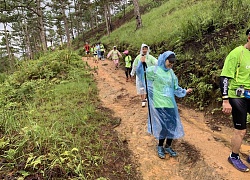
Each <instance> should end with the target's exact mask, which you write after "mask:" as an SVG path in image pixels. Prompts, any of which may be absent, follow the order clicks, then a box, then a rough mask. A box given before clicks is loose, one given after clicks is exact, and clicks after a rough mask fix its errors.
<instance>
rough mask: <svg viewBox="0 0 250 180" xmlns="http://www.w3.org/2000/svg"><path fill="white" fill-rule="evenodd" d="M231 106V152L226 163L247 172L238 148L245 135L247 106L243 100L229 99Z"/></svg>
mask: <svg viewBox="0 0 250 180" xmlns="http://www.w3.org/2000/svg"><path fill="white" fill-rule="evenodd" d="M229 102H230V104H231V106H232V116H233V124H234V128H235V129H234V133H233V136H232V139H231V146H232V152H231V154H230V156H229V157H228V161H229V162H230V163H231V164H233V166H234V167H235V168H236V169H238V170H240V171H249V168H248V167H247V166H246V165H245V164H243V162H242V161H241V159H240V156H239V153H240V147H241V144H242V140H243V138H244V136H245V134H246V120H247V110H248V107H247V106H248V104H247V100H246V99H244V98H234V99H229Z"/></svg>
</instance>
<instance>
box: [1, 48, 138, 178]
mask: <svg viewBox="0 0 250 180" xmlns="http://www.w3.org/2000/svg"><path fill="white" fill-rule="evenodd" d="M0 86H1V91H0V111H1V115H0V118H1V121H0V160H1V162H3V163H1V167H0V178H1V179H4V178H7V176H8V174H10V173H11V176H10V177H12V178H14V177H15V178H20V179H22V178H28V177H29V178H31V177H35V176H39V177H41V178H45V179H51V178H53V179H68V178H74V179H81V180H82V179H96V178H98V177H101V176H106V177H113V178H118V179H119V178H130V177H132V176H135V174H134V172H135V171H134V169H133V168H132V173H131V172H130V174H129V173H127V171H128V170H127V169H126V168H125V167H127V166H128V165H127V164H130V160H129V157H128V156H129V151H128V150H127V149H126V147H125V146H122V143H121V142H120V141H119V140H118V138H117V135H116V134H115V133H114V132H113V130H112V125H114V124H116V122H115V120H114V119H113V118H112V117H110V115H109V112H108V111H106V112H104V111H102V110H99V108H100V107H101V106H100V103H99V99H98V90H97V87H96V84H95V82H94V81H93V75H92V73H91V69H90V68H89V67H88V66H87V65H86V63H83V62H82V60H81V57H80V56H78V55H76V53H74V52H72V51H68V50H64V51H58V52H54V53H52V54H47V55H45V56H42V57H41V58H40V59H38V60H33V61H24V62H20V64H19V65H18V70H17V71H15V73H14V74H12V75H10V76H7V78H6V79H5V81H3V82H2V84H0ZM121 146H122V147H121ZM123 151H124V152H126V153H124V152H123ZM119 154H121V156H120V155H119ZM113 155H114V156H113ZM116 156H118V157H120V158H118V159H117V157H116ZM115 159H116V160H118V162H119V163H120V166H121V167H120V169H119V168H117V167H115V168H116V169H114V168H113V167H112V164H113V163H112V161H113V160H115ZM105 162H111V163H110V164H109V169H108V171H107V170H106V171H104V170H103V169H104V166H107V165H106V164H105ZM116 174H117V175H116ZM8 177H9V176H8Z"/></svg>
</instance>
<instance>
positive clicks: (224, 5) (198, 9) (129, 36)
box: [91, 0, 250, 112]
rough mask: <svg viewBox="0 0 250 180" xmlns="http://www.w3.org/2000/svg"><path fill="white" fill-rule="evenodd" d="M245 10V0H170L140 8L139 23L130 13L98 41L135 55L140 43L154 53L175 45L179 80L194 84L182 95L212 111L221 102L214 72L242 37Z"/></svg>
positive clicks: (246, 16)
mask: <svg viewBox="0 0 250 180" xmlns="http://www.w3.org/2000/svg"><path fill="white" fill-rule="evenodd" d="M249 10H250V5H249V3H248V1H247V0H239V1H234V0H227V1H225V0H209V1H204V0H169V1H165V3H163V4H161V5H159V6H158V7H157V6H155V7H154V8H152V9H150V11H149V12H146V13H145V14H143V15H142V25H143V26H142V27H141V28H140V29H138V30H136V20H135V18H133V19H132V20H130V21H129V22H128V23H126V24H124V25H122V26H121V27H119V28H118V29H116V30H114V31H113V32H111V34H110V35H106V36H103V37H102V38H101V39H100V41H101V42H103V43H104V44H106V46H107V48H110V47H112V46H113V45H116V46H118V49H119V50H121V51H122V50H124V49H129V50H130V51H131V53H132V55H133V56H134V57H135V55H136V53H138V50H139V48H140V46H141V44H142V43H146V44H148V45H149V46H150V48H151V53H152V54H153V55H155V57H158V55H159V54H160V53H161V52H162V51H165V50H172V51H174V52H175V53H176V54H177V57H178V62H177V64H176V65H175V67H174V70H175V72H176V74H177V75H178V77H179V81H180V84H181V85H182V86H183V87H192V88H194V93H193V95H192V96H190V97H189V98H186V100H185V101H186V102H187V103H188V104H192V105H195V107H196V108H198V109H200V110H203V109H207V110H208V109H210V110H211V111H212V112H215V111H216V110H219V109H217V108H218V107H220V105H221V98H220V92H219V87H218V77H219V75H220V72H221V68H222V66H223V62H224V59H225V57H226V55H227V54H228V53H229V52H230V51H231V50H232V49H233V48H235V47H236V46H239V45H242V44H244V43H245V42H246V36H245V31H246V29H248V28H249V27H250V22H249V13H248V12H249ZM91 40H92V41H95V40H96V41H99V39H94V38H92V39H91ZM208 107H209V108H208Z"/></svg>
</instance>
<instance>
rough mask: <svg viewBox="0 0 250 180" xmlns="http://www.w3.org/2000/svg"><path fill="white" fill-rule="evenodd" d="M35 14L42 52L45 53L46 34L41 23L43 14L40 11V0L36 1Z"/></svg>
mask: <svg viewBox="0 0 250 180" xmlns="http://www.w3.org/2000/svg"><path fill="white" fill-rule="evenodd" d="M37 14H38V24H39V30H40V39H41V42H42V50H43V51H47V42H46V33H45V28H44V23H43V12H42V9H41V0H37Z"/></svg>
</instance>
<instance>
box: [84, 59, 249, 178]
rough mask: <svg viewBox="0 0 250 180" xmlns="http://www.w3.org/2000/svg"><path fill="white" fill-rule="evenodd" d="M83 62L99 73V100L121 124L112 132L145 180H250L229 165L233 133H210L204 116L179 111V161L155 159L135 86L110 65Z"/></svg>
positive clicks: (224, 130) (246, 148)
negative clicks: (181, 127) (125, 145)
mask: <svg viewBox="0 0 250 180" xmlns="http://www.w3.org/2000/svg"><path fill="white" fill-rule="evenodd" d="M83 60H85V61H87V62H88V64H89V65H90V66H91V67H98V68H97V69H96V74H95V79H96V81H97V84H98V89H99V91H100V93H99V96H100V99H101V101H102V103H103V105H104V106H105V107H107V108H110V109H112V110H113V111H114V116H116V117H119V118H121V124H120V125H119V126H118V127H117V128H116V130H117V131H118V133H119V136H120V139H121V140H123V141H127V142H128V146H129V149H130V150H131V151H132V152H133V154H132V156H133V159H134V161H135V162H136V163H138V164H139V167H138V171H139V172H140V173H141V174H142V177H143V179H144V180H178V179H180V180H181V179H185V180H186V179H190V180H191V179H192V180H193V179H202V180H206V179H207V180H213V179H214V180H218V179H228V180H249V179H250V173H242V172H239V171H237V170H235V169H234V168H233V167H232V165H230V164H229V163H228V162H227V157H228V154H229V152H230V148H229V147H230V136H231V133H232V130H231V129H229V128H227V127H221V129H220V131H213V130H211V128H209V127H208V125H207V124H206V123H205V122H206V119H205V118H204V116H203V114H202V113H198V112H196V111H194V110H190V109H187V108H185V107H184V106H181V105H179V110H180V116H181V119H182V122H183V125H184V129H185V137H184V138H183V139H179V140H177V141H175V142H174V149H176V150H177V152H178V153H179V156H178V157H177V158H170V157H167V158H166V159H164V160H161V159H159V158H158V156H157V153H156V145H157V141H156V140H155V139H154V137H153V136H151V135H149V134H148V133H147V124H146V122H147V108H142V107H141V102H140V98H139V97H138V96H137V95H136V90H135V83H134V82H126V80H125V73H124V71H123V70H122V69H119V70H115V69H114V65H113V63H112V62H111V61H110V60H105V61H100V62H99V63H98V64H95V63H94V62H93V60H92V59H91V60H86V58H83ZM242 151H243V152H244V153H246V154H248V153H250V146H248V145H244V146H242ZM249 167H250V165H249Z"/></svg>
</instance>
